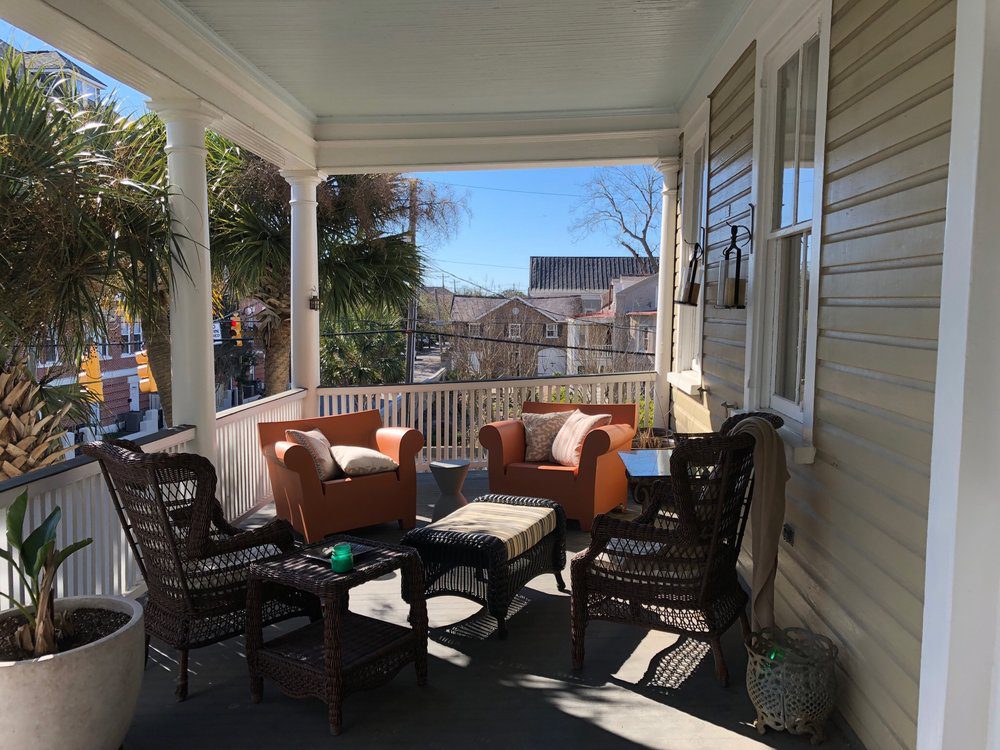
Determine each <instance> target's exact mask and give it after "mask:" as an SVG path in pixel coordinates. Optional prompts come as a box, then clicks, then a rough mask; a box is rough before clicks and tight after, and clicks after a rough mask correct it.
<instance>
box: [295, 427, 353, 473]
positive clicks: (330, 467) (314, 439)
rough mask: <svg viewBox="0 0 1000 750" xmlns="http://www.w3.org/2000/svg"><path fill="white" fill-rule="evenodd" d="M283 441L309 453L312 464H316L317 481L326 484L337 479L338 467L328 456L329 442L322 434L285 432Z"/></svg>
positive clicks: (300, 431)
mask: <svg viewBox="0 0 1000 750" xmlns="http://www.w3.org/2000/svg"><path fill="white" fill-rule="evenodd" d="M285 440H287V441H289V442H290V443H297V444H299V445H301V446H302V447H303V448H305V449H306V450H307V451H309V455H310V456H312V460H313V463H314V464H316V474H317V475H319V481H321V482H326V481H328V480H330V479H336V478H337V475H338V474H339V473H340V467H338V466H337V462H336V461H335V460H334V459H333V456H331V455H330V441H329V440H327V439H326V435H324V434H323V433H322V432H320V431H319V430H307V431H303V430H285Z"/></svg>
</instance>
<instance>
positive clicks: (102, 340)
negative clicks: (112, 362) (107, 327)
mask: <svg viewBox="0 0 1000 750" xmlns="http://www.w3.org/2000/svg"><path fill="white" fill-rule="evenodd" d="M94 346H95V347H97V356H98V358H99V359H102V360H108V359H111V342H110V341H108V337H107V335H106V334H98V335H97V336H95V337H94Z"/></svg>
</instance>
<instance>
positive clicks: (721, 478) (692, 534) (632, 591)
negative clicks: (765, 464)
mask: <svg viewBox="0 0 1000 750" xmlns="http://www.w3.org/2000/svg"><path fill="white" fill-rule="evenodd" d="M753 447H754V440H753V438H752V437H750V436H749V435H733V436H722V435H718V434H711V433H710V434H707V435H706V436H704V437H702V438H700V439H698V440H691V441H689V442H686V443H682V444H681V445H679V446H678V447H677V448H675V449H674V452H673V455H672V456H671V459H670V474H671V476H670V480H669V481H666V480H664V481H661V482H658V483H657V484H656V485H655V486H654V490H653V502H652V503H650V506H649V508H647V509H646V511H645V512H644V513H643V514H642V515H641V516H640V517H639V518H637V519H636V520H634V521H625V520H620V519H615V518H612V517H610V516H606V515H604V516H598V518H597V519H596V521H595V522H594V528H593V531H592V534H591V543H590V546H589V547H588V548H587V549H585V550H584V551H583V552H580V553H579V554H578V555H577V556H576V557H575V558H574V559H573V562H572V565H571V574H572V581H573V600H572V610H573V618H572V619H573V667H574V668H575V669H580V668H582V667H583V657H584V634H585V630H586V627H587V622H588V621H589V620H610V621H612V622H621V623H628V624H634V625H640V626H643V627H646V628H652V629H656V630H665V631H668V632H671V633H677V634H679V635H684V636H688V637H691V638H696V639H699V640H704V641H708V642H709V643H710V644H711V647H712V653H713V655H714V657H715V669H716V676H717V677H718V679H719V682H720V683H722V684H723V685H726V684H728V679H729V674H728V670H727V668H726V662H725V658H724V656H723V653H722V645H721V641H720V639H721V636H722V634H723V633H725V632H726V631H727V630H728V629H729V628H730V627H731V626H732V625H733V624H734V623H735V622H736V620H737V619H739V620H740V623H741V625H742V626H743V629H744V633H746V632H747V631H748V626H749V623H748V622H747V615H746V605H747V602H748V599H749V598H748V596H747V594H746V592H745V591H744V590H743V588H742V586H740V583H739V580H738V577H737V573H736V562H737V558H738V556H739V551H740V545H741V544H742V542H743V533H744V531H745V529H746V522H747V516H748V513H749V510H750V500H751V496H752V493H753Z"/></svg>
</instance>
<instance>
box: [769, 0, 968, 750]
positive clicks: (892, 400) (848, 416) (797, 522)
mask: <svg viewBox="0 0 1000 750" xmlns="http://www.w3.org/2000/svg"><path fill="white" fill-rule="evenodd" d="M954 14H955V8H954V2H950V1H944V2H942V1H941V0H934V1H930V0H898V1H897V2H887V1H886V0H836V1H835V2H834V8H833V26H832V29H831V54H830V89H829V103H828V120H827V122H828V125H827V152H826V166H827V172H826V177H825V186H824V226H823V245H822V259H821V265H822V270H821V277H820V307H819V340H818V347H817V349H818V352H817V373H816V381H817V382H816V408H815V412H816V413H815V425H814V427H815V434H814V438H815V445H816V450H817V455H816V462H815V464H813V465H811V466H794V467H791V468H792V479H791V481H790V482H789V484H788V509H787V514H786V520H787V521H788V522H789V523H791V524H792V525H794V526H795V527H796V531H797V534H796V543H795V545H794V546H793V547H789V546H787V545H782V550H781V557H780V564H779V578H778V586H777V589H778V596H777V603H778V616H779V621H780V622H781V623H783V624H785V623H788V624H792V623H804V624H806V625H807V626H809V627H812V628H814V629H816V630H819V631H821V632H825V633H828V634H830V635H831V636H832V637H833V638H834V639H835V641H836V642H837V644H838V646H839V647H840V662H841V666H842V668H843V671H842V680H841V682H842V686H843V689H842V691H841V698H840V709H841V711H842V712H843V714H844V716H845V717H846V718H847V720H848V721H849V722H850V723H851V724H852V726H853V727H854V729H855V730H856V731H857V732H858V734H859V736H860V737H861V739H862V740H863V741H864V742H865V744H866V745H867V746H868V747H869V748H872V749H873V750H874V748H912V747H913V746H914V744H915V742H916V716H917V689H918V677H919V673H920V638H921V624H922V617H923V587H924V547H925V538H926V532H927V498H928V480H929V474H930V449H931V419H932V413H933V406H934V372H935V366H936V357H937V332H938V328H937V326H938V303H939V296H940V287H941V254H942V250H943V236H944V213H945V199H946V183H947V176H948V143H949V132H950V113H951V75H952V69H953V65H954Z"/></svg>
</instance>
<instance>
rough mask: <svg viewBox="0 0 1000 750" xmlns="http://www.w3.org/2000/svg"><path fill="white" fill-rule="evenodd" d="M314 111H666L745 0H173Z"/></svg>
mask: <svg viewBox="0 0 1000 750" xmlns="http://www.w3.org/2000/svg"><path fill="white" fill-rule="evenodd" d="M180 4H181V5H182V6H184V7H185V8H186V9H188V10H189V11H190V12H191V13H193V14H194V15H195V16H196V17H197V18H198V19H199V20H200V21H201V22H203V23H204V24H206V25H207V26H208V27H209V28H210V29H211V30H212V31H213V32H214V33H215V34H217V35H218V38H219V39H220V40H222V41H223V43H225V44H227V45H228V46H229V47H231V48H232V49H234V50H235V51H237V52H238V53H239V54H240V55H242V56H243V57H245V58H246V59H247V60H249V61H250V62H251V63H252V64H253V65H254V66H255V67H256V68H257V69H258V70H259V71H260V72H261V73H263V74H264V75H266V76H268V77H269V78H270V79H271V80H273V81H274V82H275V83H277V84H278V85H279V86H280V87H281V88H283V89H284V90H285V91H287V92H288V93H289V94H291V95H292V96H293V97H295V99H296V100H298V101H299V102H300V103H301V104H302V105H303V106H304V107H305V108H306V109H308V110H309V111H310V112H311V113H312V114H313V115H314V116H315V117H317V118H319V119H320V120H321V121H322V120H323V119H326V118H329V119H332V120H334V121H337V122H343V121H348V122H355V121H358V120H362V121H370V120H374V121H376V122H381V121H384V120H386V119H389V118H396V117H414V116H415V117H429V118H432V119H441V118H449V117H453V116H460V117H465V116H469V115H472V116H484V115H485V116H488V117H497V116H504V115H509V114H512V113H537V112H547V113H560V114H565V113H593V112H606V113H615V112H625V113H629V112H647V113H659V112H676V110H677V108H678V105H679V103H680V101H681V99H682V97H683V96H684V95H685V94H686V93H687V90H688V88H689V87H690V86H691V84H692V83H693V80H694V77H695V76H696V75H697V74H698V73H699V72H700V71H701V69H702V67H703V66H704V65H705V63H706V62H707V61H708V57H709V56H710V55H711V53H712V52H713V51H714V49H715V48H716V47H717V46H718V44H719V43H720V41H721V40H720V36H721V35H722V34H724V33H725V32H727V31H728V30H729V26H730V25H731V23H732V21H733V20H734V18H733V16H734V15H735V12H736V11H738V10H739V9H740V8H742V6H743V5H744V2H743V0H700V1H698V2H694V1H692V0H617V1H616V2H612V1H610V0H546V2H538V1H537V0H500V1H498V2H481V0H381V1H380V2H376V3H373V2H371V0H341V1H340V2H335V3H331V2H325V1H324V0H284V2H281V3H274V2H247V0H180Z"/></svg>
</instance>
